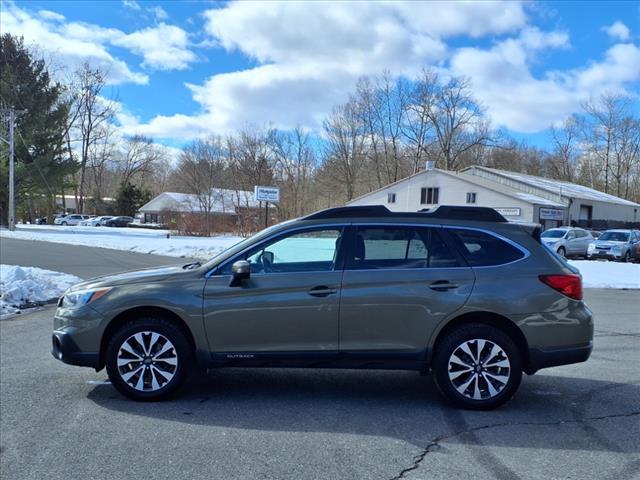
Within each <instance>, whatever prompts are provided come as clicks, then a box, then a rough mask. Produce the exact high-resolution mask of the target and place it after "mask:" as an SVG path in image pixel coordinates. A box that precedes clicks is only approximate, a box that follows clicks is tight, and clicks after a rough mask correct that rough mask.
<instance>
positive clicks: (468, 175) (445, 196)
mask: <svg viewBox="0 0 640 480" xmlns="http://www.w3.org/2000/svg"><path fill="white" fill-rule="evenodd" d="M348 205H385V206H386V207H387V208H389V209H390V210H394V211H417V210H421V209H423V208H432V207H435V206H437V205H469V206H482V207H491V208H495V209H496V210H498V211H499V212H500V213H502V215H503V216H505V217H506V218H507V219H509V220H511V221H524V222H539V223H541V224H542V225H543V227H544V228H551V227H555V226H559V225H564V224H571V223H580V224H581V225H584V226H591V225H593V226H594V227H597V228H608V227H610V226H617V225H618V224H623V223H634V222H635V223H637V222H640V205H639V204H637V203H634V202H630V201H628V200H623V199H621V198H618V197H615V196H613V195H609V194H606V193H602V192H599V191H597V190H594V189H592V188H588V187H584V186H582V185H576V184H573V183H569V182H563V181H558V180H551V179H547V178H542V177H535V176H532V175H525V174H521V173H514V172H508V171H505V170H496V169H492V168H487V167H479V166H473V167H469V168H466V169H464V170H462V171H460V172H451V171H445V170H438V169H428V170H422V171H420V172H418V173H416V174H415V175H412V176H410V177H407V178H404V179H402V180H399V181H397V182H395V183H392V184H391V185H387V186H386V187H383V188H381V189H378V190H375V191H373V192H371V193H368V194H366V195H363V196H361V197H359V198H356V199H355V200H352V201H351V202H349V203H348ZM603 222H607V223H606V225H605V224H603V225H600V224H602V223H603Z"/></svg>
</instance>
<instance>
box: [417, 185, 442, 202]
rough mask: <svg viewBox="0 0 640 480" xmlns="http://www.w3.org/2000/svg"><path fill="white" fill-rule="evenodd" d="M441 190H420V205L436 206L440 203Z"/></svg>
mask: <svg viewBox="0 0 640 480" xmlns="http://www.w3.org/2000/svg"><path fill="white" fill-rule="evenodd" d="M439 192H440V189H439V188H422V189H420V203H422V204H425V203H426V204H430V205H436V204H437V203H438V194H439Z"/></svg>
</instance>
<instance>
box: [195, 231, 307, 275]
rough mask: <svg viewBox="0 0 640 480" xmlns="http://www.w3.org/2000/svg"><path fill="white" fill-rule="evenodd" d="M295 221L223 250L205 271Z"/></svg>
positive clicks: (206, 266)
mask: <svg viewBox="0 0 640 480" xmlns="http://www.w3.org/2000/svg"><path fill="white" fill-rule="evenodd" d="M293 221H294V220H289V221H286V222H282V223H278V224H276V225H272V226H270V227H269V228H265V229H264V230H262V231H260V232H258V233H256V234H254V235H251V236H250V237H247V238H245V239H243V240H240V241H239V242H238V243H236V244H234V245H233V246H231V247H229V248H227V249H226V250H223V251H222V252H220V253H219V254H218V255H216V256H215V257H213V258H212V259H211V260H209V261H208V262H207V263H205V264H204V265H203V267H202V268H203V269H204V270H211V269H212V268H213V267H215V266H216V265H218V264H220V263H221V262H224V261H225V260H226V259H228V258H230V257H232V256H233V255H235V254H236V253H238V252H241V251H242V250H244V249H245V248H246V247H248V246H249V245H251V244H253V243H255V242H257V241H259V240H260V239H262V238H264V237H268V236H269V235H271V234H272V233H273V232H274V231H276V230H279V229H280V227H282V226H283V225H286V224H289V223H291V222H293Z"/></svg>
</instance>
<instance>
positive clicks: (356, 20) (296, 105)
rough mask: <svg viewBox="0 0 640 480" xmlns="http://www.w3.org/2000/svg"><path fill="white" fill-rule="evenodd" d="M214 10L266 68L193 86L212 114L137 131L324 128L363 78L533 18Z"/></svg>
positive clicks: (459, 11) (428, 59) (435, 61)
mask: <svg viewBox="0 0 640 480" xmlns="http://www.w3.org/2000/svg"><path fill="white" fill-rule="evenodd" d="M204 16H205V19H206V30H207V32H208V33H209V34H210V35H211V37H212V39H213V40H214V41H215V42H216V43H217V44H218V45H220V46H222V47H223V48H225V49H226V50H229V51H232V50H239V51H241V52H243V53H244V54H245V55H247V56H249V57H251V58H253V59H256V60H257V61H258V62H259V63H260V65H258V66H256V67H254V68H251V69H247V70H242V71H236V72H229V73H222V74H217V75H214V76H212V77H210V78H209V79H207V80H206V81H205V82H204V83H203V84H201V85H188V87H189V88H190V89H191V90H192V92H193V97H194V99H195V100H196V101H197V102H198V103H199V104H200V105H201V106H202V110H203V111H202V113H199V114H198V115H196V116H192V117H191V116H185V115H175V116H169V117H166V116H161V117H157V118H155V119H153V120H152V121H150V122H148V123H147V124H145V125H139V126H136V127H135V128H139V129H141V130H142V131H144V132H146V133H147V134H149V135H154V136H170V137H173V136H176V135H178V134H183V135H185V138H192V137H193V136H197V135H198V134H199V132H202V130H203V129H204V130H207V131H210V132H211V131H213V132H218V133H221V132H225V131H228V130H231V129H235V128H239V127H243V126H245V125H246V124H258V125H260V124H264V123H267V122H273V123H274V124H275V125H277V126H280V127H283V128H289V127H293V126H295V125H296V124H302V125H305V126H308V127H312V128H314V127H315V128H318V127H319V126H320V124H321V119H322V118H323V117H324V116H325V115H326V114H327V113H328V112H329V111H330V110H331V107H332V106H333V105H335V104H336V103H339V102H342V101H344V100H345V99H346V98H347V96H348V94H349V92H350V91H351V90H352V89H353V86H354V83H355V81H356V80H357V78H358V77H360V76H363V75H371V74H379V73H380V72H382V71H383V70H384V69H389V70H391V71H393V72H394V73H397V74H403V75H407V76H411V75H414V74H416V73H417V72H418V71H419V70H420V69H421V68H422V67H423V66H425V65H441V64H442V63H443V62H444V61H445V60H446V57H447V46H446V44H445V41H444V40H445V38H447V37H449V36H454V35H463V34H464V35H471V36H474V37H479V36H483V35H491V34H502V33H505V32H510V31H515V30H517V29H519V28H521V27H522V26H524V25H525V23H526V15H525V12H524V9H523V6H522V4H521V3H519V2H420V3H417V2H408V3H401V2H321V1H317V2H248V1H247V2H234V3H230V4H227V5H225V6H224V7H222V8H217V9H213V10H208V11H206V12H205V13H204ZM132 128H133V127H132Z"/></svg>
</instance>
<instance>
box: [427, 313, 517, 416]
mask: <svg viewBox="0 0 640 480" xmlns="http://www.w3.org/2000/svg"><path fill="white" fill-rule="evenodd" d="M476 339H477V340H485V341H489V342H492V343H493V344H495V345H497V346H498V347H499V348H500V349H501V350H502V352H501V353H500V355H501V356H500V357H499V358H501V359H502V358H503V357H504V356H506V358H507V360H508V363H509V367H489V368H486V369H484V370H482V371H481V372H480V373H479V375H482V378H481V379H480V380H473V379H471V377H473V376H475V374H474V373H468V374H467V373H465V374H461V375H460V376H459V377H457V378H459V379H460V384H462V385H460V384H459V385H458V387H459V388H461V387H462V386H463V385H464V384H465V383H466V382H467V379H471V383H470V384H469V386H468V387H467V389H465V390H464V393H466V395H465V394H463V393H461V392H460V391H458V390H457V389H456V386H455V385H454V383H453V381H454V380H451V379H450V371H449V360H450V358H451V357H452V355H453V353H454V352H456V351H457V350H458V348H459V347H460V348H462V346H463V345H465V344H466V342H471V343H470V344H467V346H469V345H471V347H473V345H474V342H473V341H474V340H476ZM475 346H476V348H477V347H478V346H479V343H478V342H475ZM491 348H492V347H491V345H490V344H488V343H487V344H485V347H484V348H483V349H482V351H481V352H480V355H479V356H480V358H481V361H480V365H482V364H483V363H484V362H486V361H487V360H490V359H489V358H488V355H489V351H488V350H489V349H491ZM472 353H473V352H472ZM475 353H476V354H477V351H476V352H475ZM483 355H484V356H483ZM469 358H470V359H471V358H472V357H469ZM502 362H504V360H502ZM471 363H473V362H471ZM476 365H478V364H476ZM480 368H484V367H482V366H481V367H480ZM472 372H475V370H473V371H472ZM505 372H508V373H505ZM455 373H456V372H453V374H454V375H455ZM484 373H486V375H484ZM490 373H491V375H492V376H491V377H490V376H489V374H490ZM463 375H466V376H463ZM493 375H496V376H495V377H494V376H493ZM498 375H499V376H500V377H502V376H503V375H506V376H507V377H508V380H507V381H506V383H504V385H502V384H501V383H500V382H499V381H497V380H496V377H497V376H498ZM433 378H434V380H435V384H436V386H437V387H438V390H439V391H440V393H441V394H442V395H443V396H444V397H445V398H446V399H447V400H449V401H450V402H451V403H452V404H453V405H455V406H457V407H460V408H465V409H470V410H491V409H493V408H496V407H499V406H500V405H502V404H504V403H505V402H507V401H508V400H509V399H511V397H513V395H514V394H515V392H516V390H517V389H518V387H519V386H520V381H521V380H522V359H521V355H520V352H519V351H518V348H517V347H516V345H515V343H514V342H513V340H511V337H509V336H508V335H507V334H506V333H504V332H503V331H502V330H499V329H498V328H495V327H492V326H490V325H484V324H478V323H473V324H468V325H463V326H461V327H458V328H456V329H455V330H452V331H451V332H450V333H449V334H447V336H446V337H445V338H444V339H443V340H442V341H441V342H440V343H439V345H438V347H437V349H436V351H435V354H434V359H433ZM489 378H491V379H492V381H491V386H489V384H488V383H489V381H488V379H489ZM475 386H478V387H480V388H479V390H480V393H481V396H484V397H483V398H481V399H473V398H470V397H469V396H468V395H471V390H473V388H472V387H475ZM496 387H497V388H496ZM490 388H492V389H493V390H495V391H497V392H498V393H497V394H495V395H493V396H492V394H491V392H490ZM470 389H471V390H470Z"/></svg>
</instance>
